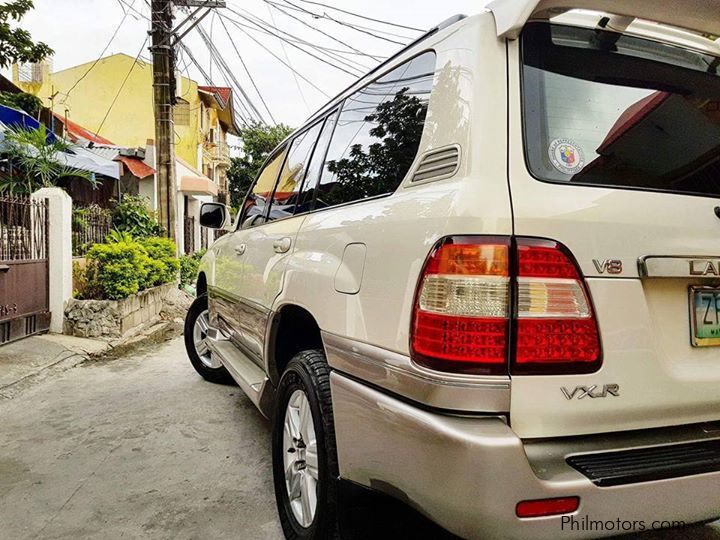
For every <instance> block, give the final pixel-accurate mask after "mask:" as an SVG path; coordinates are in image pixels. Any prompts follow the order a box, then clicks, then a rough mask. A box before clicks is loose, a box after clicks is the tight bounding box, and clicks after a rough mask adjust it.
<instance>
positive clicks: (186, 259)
mask: <svg viewBox="0 0 720 540" xmlns="http://www.w3.org/2000/svg"><path fill="white" fill-rule="evenodd" d="M206 251H207V250H205V249H202V250H200V251H198V252H197V253H193V254H192V255H183V256H182V257H180V283H182V284H183V285H195V282H196V281H197V277H198V272H199V270H200V259H202V258H203V255H205V253H206Z"/></svg>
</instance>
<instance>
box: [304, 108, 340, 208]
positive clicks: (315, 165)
mask: <svg viewBox="0 0 720 540" xmlns="http://www.w3.org/2000/svg"><path fill="white" fill-rule="evenodd" d="M337 117H338V111H335V112H333V113H332V114H331V115H330V116H328V117H327V118H326V119H325V124H324V125H323V127H322V132H321V133H320V138H319V139H318V143H317V145H315V151H314V152H313V156H312V159H311V160H310V165H309V166H308V171H307V174H306V175H305V182H304V183H303V187H302V191H301V193H300V197H299V199H298V204H297V208H296V210H295V213H296V214H302V213H304V212H309V211H310V210H312V209H313V207H312V205H313V199H314V198H315V189H316V187H317V183H318V179H319V178H320V173H321V172H322V169H323V163H324V161H325V153H326V152H327V149H328V145H329V144H330V137H332V134H333V129H334V128H335V122H336V121H337Z"/></svg>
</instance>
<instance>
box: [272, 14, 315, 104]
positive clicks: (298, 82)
mask: <svg viewBox="0 0 720 540" xmlns="http://www.w3.org/2000/svg"><path fill="white" fill-rule="evenodd" d="M268 13H270V20H271V21H272V23H273V26H274V27H275V28H277V24H275V19H274V18H273V14H272V10H271V9H270V7H268ZM277 38H278V40H280V47H281V48H282V51H283V54H284V55H285V60H287V61H288V63H290V57H289V56H288V53H287V49H285V43H284V42H283V41H282V39H280V36H277ZM293 78H294V79H295V86H297V89H298V92H300V97H301V98H302V100H303V103H305V109H306V110H307V112H308V114H310V105H308V102H307V98H306V97H305V93H304V92H303V91H302V87H301V86H300V81H299V80H298V76H297V72H296V71H293Z"/></svg>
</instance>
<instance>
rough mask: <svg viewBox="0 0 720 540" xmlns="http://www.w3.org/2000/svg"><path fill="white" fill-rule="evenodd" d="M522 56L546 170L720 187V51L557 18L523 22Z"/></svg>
mask: <svg viewBox="0 0 720 540" xmlns="http://www.w3.org/2000/svg"><path fill="white" fill-rule="evenodd" d="M522 58H523V67H522V88H523V129H524V136H525V153H526V160H527V163H528V167H529V169H530V171H531V173H532V174H533V175H534V176H535V177H536V178H538V179H540V180H546V181H550V182H563V183H570V184H587V185H600V186H606V187H619V188H631V189H644V190H653V191H655V190H657V191H669V192H673V193H687V194H695V195H706V196H713V197H718V196H720V76H718V73H719V70H720V58H718V57H715V56H712V55H709V54H706V53H701V52H696V51H691V50H688V49H684V48H681V47H676V46H672V45H667V44H663V43H659V42H656V41H651V40H646V39H640V38H637V37H632V36H624V35H621V34H618V33H613V32H608V31H603V30H599V29H587V28H576V27H571V26H563V25H554V24H548V23H531V24H529V25H527V26H526V28H525V29H524V30H523V34H522Z"/></svg>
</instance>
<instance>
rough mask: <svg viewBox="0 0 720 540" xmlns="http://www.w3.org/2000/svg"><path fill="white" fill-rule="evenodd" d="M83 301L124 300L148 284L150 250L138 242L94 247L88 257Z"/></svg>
mask: <svg viewBox="0 0 720 540" xmlns="http://www.w3.org/2000/svg"><path fill="white" fill-rule="evenodd" d="M86 259H87V267H86V269H85V275H86V286H85V291H84V292H83V297H84V298H94V299H98V300H122V299H123V298H127V297H128V296H130V295H133V294H136V293H137V292H138V291H140V289H141V286H142V285H146V282H147V271H148V269H147V266H148V263H149V261H150V258H149V257H148V254H147V251H145V248H143V247H142V246H141V245H140V244H138V243H137V242H116V243H113V244H95V245H94V246H93V247H92V248H90V251H88V253H87V255H86Z"/></svg>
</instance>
